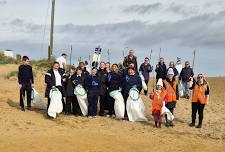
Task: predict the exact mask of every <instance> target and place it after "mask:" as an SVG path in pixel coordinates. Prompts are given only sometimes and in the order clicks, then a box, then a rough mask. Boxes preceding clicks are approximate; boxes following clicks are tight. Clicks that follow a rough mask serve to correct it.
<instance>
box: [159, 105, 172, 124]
mask: <svg viewBox="0 0 225 152" xmlns="http://www.w3.org/2000/svg"><path fill="white" fill-rule="evenodd" d="M161 115H167V119H168V120H169V121H173V119H174V116H173V114H172V113H171V112H170V110H169V109H168V108H166V106H165V104H163V107H162V111H161Z"/></svg>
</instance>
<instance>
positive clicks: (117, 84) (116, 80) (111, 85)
mask: <svg viewBox="0 0 225 152" xmlns="http://www.w3.org/2000/svg"><path fill="white" fill-rule="evenodd" d="M107 86H108V90H109V93H110V92H112V91H115V90H119V89H122V75H121V74H120V73H119V72H118V65H117V64H113V65H112V67H111V72H110V73H109V74H108V80H107ZM114 102H115V100H114V99H113V98H112V97H109V115H110V116H112V115H113V114H114Z"/></svg>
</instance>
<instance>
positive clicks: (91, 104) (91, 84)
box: [85, 67, 101, 118]
mask: <svg viewBox="0 0 225 152" xmlns="http://www.w3.org/2000/svg"><path fill="white" fill-rule="evenodd" d="M85 86H86V89H87V97H88V116H89V118H96V116H97V103H98V96H99V94H100V91H99V90H100V88H101V81H100V79H99V77H98V76H97V68H96V67H93V68H92V72H91V75H90V76H88V77H87V79H86V81H85Z"/></svg>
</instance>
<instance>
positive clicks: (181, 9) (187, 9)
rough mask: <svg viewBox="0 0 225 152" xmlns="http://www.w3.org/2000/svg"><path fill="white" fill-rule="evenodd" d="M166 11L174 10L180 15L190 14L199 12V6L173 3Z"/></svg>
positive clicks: (173, 11)
mask: <svg viewBox="0 0 225 152" xmlns="http://www.w3.org/2000/svg"><path fill="white" fill-rule="evenodd" d="M165 11H168V12H172V13H175V14H178V15H183V16H190V15H197V14H199V11H200V8H199V6H195V5H193V6H185V5H181V4H176V3H171V4H170V5H169V6H168V8H166V9H165Z"/></svg>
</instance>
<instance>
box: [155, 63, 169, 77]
mask: <svg viewBox="0 0 225 152" xmlns="http://www.w3.org/2000/svg"><path fill="white" fill-rule="evenodd" d="M155 72H156V79H159V78H162V79H163V80H165V79H166V74H167V69H166V65H165V64H164V63H163V65H161V64H160V63H158V67H157V68H156V69H155Z"/></svg>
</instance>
